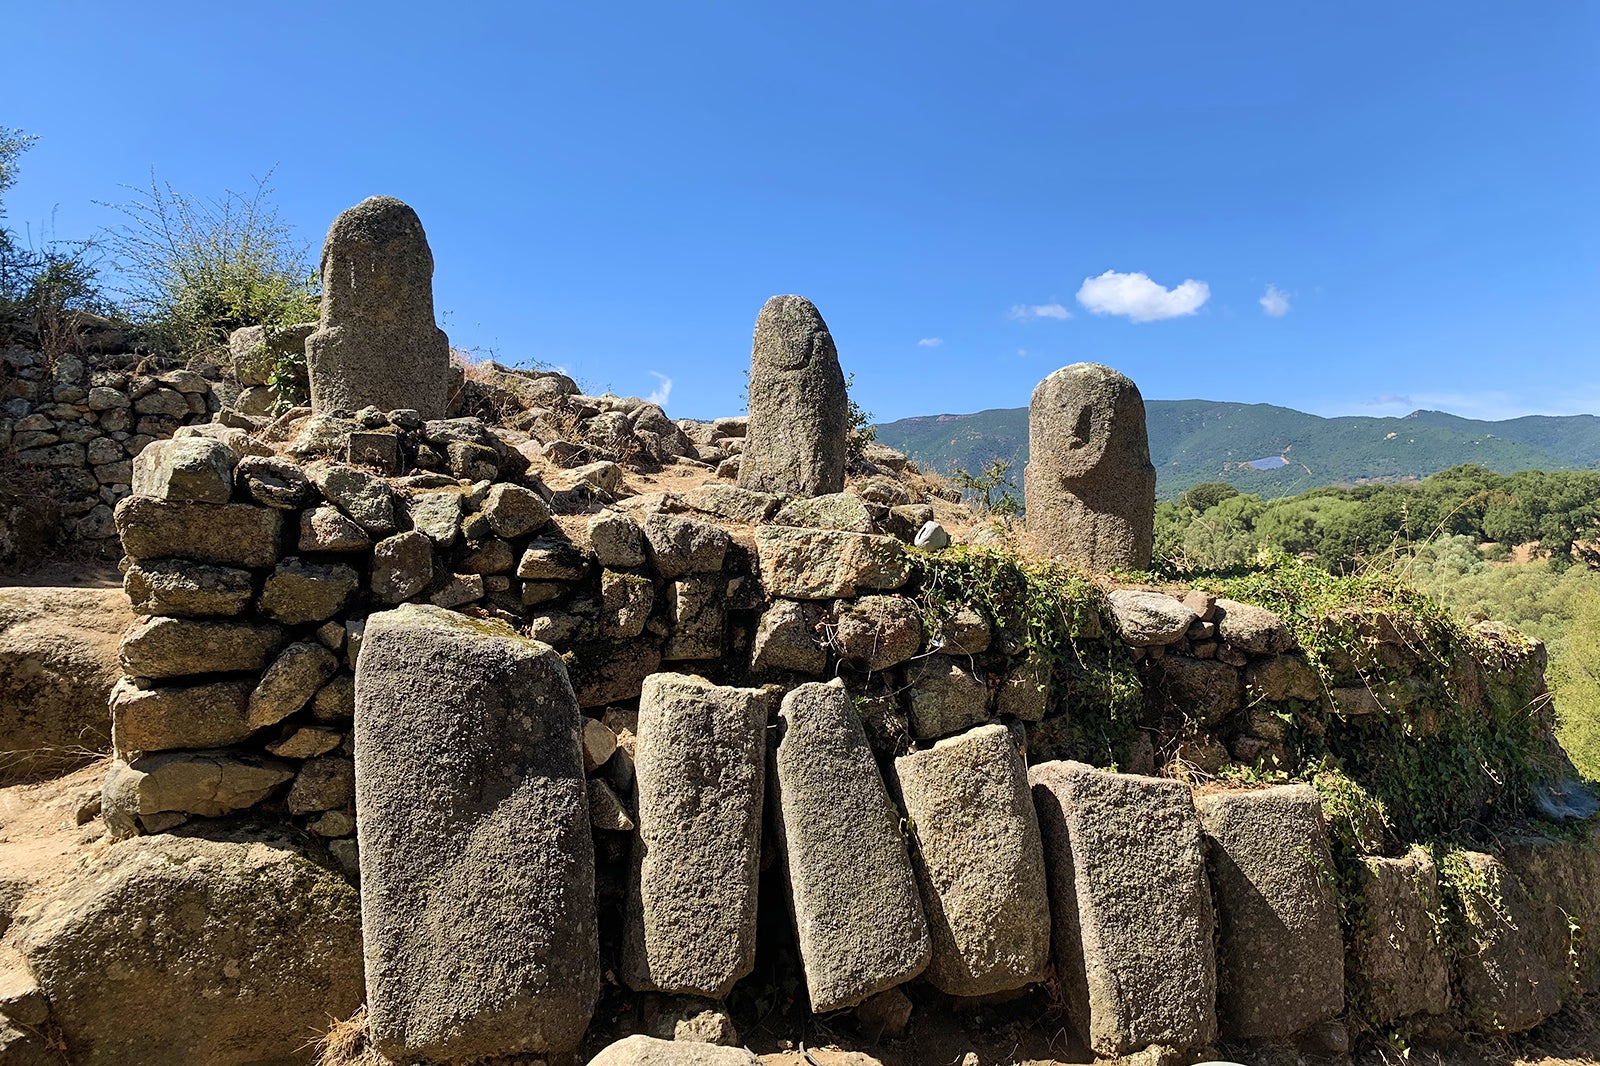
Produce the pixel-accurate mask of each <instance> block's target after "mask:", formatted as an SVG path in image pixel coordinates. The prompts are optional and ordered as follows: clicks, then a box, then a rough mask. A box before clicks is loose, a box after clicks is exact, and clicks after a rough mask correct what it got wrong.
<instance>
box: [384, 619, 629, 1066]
mask: <svg viewBox="0 0 1600 1066" xmlns="http://www.w3.org/2000/svg"><path fill="white" fill-rule="evenodd" d="M580 726H581V715H580V714H579V712H578V706H577V701H576V699H575V698H574V697H573V692H572V687H571V685H570V684H569V683H568V680H567V673H566V670H565V668H564V667H563V666H562V664H561V660H560V658H559V657H558V656H557V655H556V654H555V652H554V651H552V650H551V649H550V648H548V647H546V646H545V645H542V644H537V643H535V642H533V641H529V640H526V639H523V638H522V637H519V636H518V635H517V634H516V633H515V632H514V631H513V630H511V629H510V628H509V627H507V626H504V625H501V624H498V623H489V622H484V621H480V620H477V619H472V618H468V617H466V616H464V615H459V614H452V613H451V612H449V611H445V610H441V609H439V608H437V607H429V606H422V605H417V604H406V605H404V606H402V607H399V608H397V609H395V610H392V611H385V612H382V613H379V614H375V615H372V616H371V617H370V618H368V619H367V625H366V632H365V635H364V637H363V639H362V647H361V659H360V663H359V666H358V669H357V672H356V718H355V738H356V740H355V777H356V813H357V826H358V834H359V841H360V856H361V894H362V907H361V909H362V914H363V916H364V922H363V934H364V937H365V943H366V951H365V954H366V958H367V963H368V972H367V1010H368V1020H369V1024H370V1026H371V1030H372V1040H373V1045H374V1046H375V1047H376V1048H377V1049H378V1051H379V1052H381V1053H382V1054H384V1055H387V1056H389V1057H391V1058H402V1059H406V1060H410V1059H416V1058H421V1059H445V1060H447V1061H463V1060H472V1059H477V1058H483V1057H488V1056H493V1055H512V1054H519V1053H533V1054H562V1053H565V1052H569V1051H571V1050H572V1049H573V1048H575V1047H576V1046H577V1044H578V1041H579V1040H580V1039H581V1038H582V1036H583V1032H584V1030H585V1028H586V1027H587V1025H588V1022H589V1017H590V1015H591V1013H592V1012H593V1010H594V1005H595V1001H596V999H597V998H598V995H599V990H600V969H599V941H598V933H597V928H596V917H595V898H594V846H593V840H592V838H591V836H590V830H589V792H588V788H587V786H586V785H585V783H584V777H583V764H582V760H581V756H580V753H579V729H580ZM418 797H426V802H425V803H419V802H418Z"/></svg>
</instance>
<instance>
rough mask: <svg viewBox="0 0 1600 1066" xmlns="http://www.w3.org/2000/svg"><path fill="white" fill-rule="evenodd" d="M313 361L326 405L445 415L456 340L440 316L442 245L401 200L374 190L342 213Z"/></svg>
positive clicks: (327, 258) (326, 260)
mask: <svg viewBox="0 0 1600 1066" xmlns="http://www.w3.org/2000/svg"><path fill="white" fill-rule="evenodd" d="M306 362H307V363H308V364H309V366H308V369H309V371H310V376H311V406H312V407H313V408H315V409H316V410H318V411H335V410H345V411H352V412H353V411H358V410H360V409H361V408H363V407H376V408H378V409H379V410H380V411H398V410H405V409H410V410H414V411H416V412H417V413H418V414H420V415H422V417H423V418H443V417H444V415H445V405H446V402H447V401H448V399H449V388H450V385H449V381H450V341H449V339H448V338H447V337H446V336H445V334H444V331H443V330H441V329H440V328H439V327H438V326H436V325H435V324H434V321H433V253H432V252H431V251H429V249H428V237H427V234H425V233H423V232H422V220H421V219H419V218H417V213H416V212H415V211H413V210H412V209H411V208H410V207H408V206H406V205H405V204H403V203H401V202H400V201H399V200H396V199H394V198H393V197H391V196H369V197H367V199H365V200H363V201H361V202H360V203H359V204H357V205H356V206H354V207H352V208H350V209H349V210H348V211H345V212H344V213H343V214H341V215H340V216H339V217H338V218H336V219H334V220H333V225H332V226H331V227H329V229H328V239H327V240H326V241H325V242H324V243H323V245H322V320H321V322H320V323H319V325H318V327H317V331H316V332H315V333H313V334H312V335H311V336H310V337H308V338H306Z"/></svg>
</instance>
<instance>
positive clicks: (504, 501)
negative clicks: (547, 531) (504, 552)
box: [482, 483, 550, 540]
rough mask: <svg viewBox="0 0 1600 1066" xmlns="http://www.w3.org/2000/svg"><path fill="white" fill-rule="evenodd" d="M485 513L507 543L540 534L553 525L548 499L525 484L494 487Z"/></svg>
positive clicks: (487, 500) (486, 504)
mask: <svg viewBox="0 0 1600 1066" xmlns="http://www.w3.org/2000/svg"><path fill="white" fill-rule="evenodd" d="M482 513H483V516H484V517H485V518H486V519H488V521H489V528H491V529H493V530H494V532H495V535H496V536H499V537H505V538H506V539H507V540H511V539H514V538H516V537H521V536H525V535H526V534H529V533H536V532H538V531H539V530H540V529H543V528H544V527H545V526H546V525H548V524H549V523H550V508H549V506H548V505H547V504H546V503H545V502H544V499H543V498H542V497H540V495H539V494H538V493H537V492H534V491H533V490H532V489H525V488H523V487H522V486H521V485H508V484H505V483H501V484H498V485H493V486H490V488H489V492H488V495H486V496H485V497H484V500H483V507H482Z"/></svg>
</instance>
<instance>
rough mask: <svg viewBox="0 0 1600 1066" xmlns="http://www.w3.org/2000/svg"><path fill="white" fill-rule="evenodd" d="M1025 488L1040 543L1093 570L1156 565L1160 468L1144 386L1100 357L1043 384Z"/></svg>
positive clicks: (1033, 416) (1033, 405) (1031, 526)
mask: <svg viewBox="0 0 1600 1066" xmlns="http://www.w3.org/2000/svg"><path fill="white" fill-rule="evenodd" d="M1023 491H1024V495H1025V500H1026V503H1027V508H1028V512H1027V513H1028V530H1029V532H1030V533H1032V534H1033V537H1034V539H1035V542H1036V544H1037V546H1038V547H1039V548H1040V549H1041V550H1043V551H1046V552H1048V553H1049V554H1050V555H1053V556H1056V557H1058V558H1061V559H1065V560H1066V561H1067V562H1069V563H1072V564H1073V565H1075V566H1078V567H1081V568H1082V569H1084V570H1088V571H1090V572H1094V573H1103V572H1105V571H1107V570H1112V569H1122V570H1147V569H1149V567H1150V550H1151V544H1152V541H1153V539H1154V534H1155V512H1156V469H1155V467H1154V466H1152V465H1151V463H1150V440H1149V437H1148V436H1147V435H1146V431H1145V422H1144V398H1143V397H1141V396H1140V395H1139V387H1138V386H1137V385H1135V384H1134V383H1133V382H1132V381H1130V380H1128V379H1127V378H1126V377H1124V376H1123V375H1121V374H1119V373H1117V372H1116V371H1115V370H1112V369H1111V368H1110V367H1108V366H1101V365H1100V364H1099V363H1074V364H1072V365H1071V366H1065V367H1062V368H1061V369H1060V370H1057V371H1056V372H1055V373H1054V374H1051V375H1050V376H1049V377H1047V378H1045V379H1044V380H1043V381H1041V382H1039V385H1038V387H1037V388H1035V389H1034V390H1033V400H1032V402H1030V403H1029V404H1028V467H1027V469H1026V470H1025V471H1024V472H1023Z"/></svg>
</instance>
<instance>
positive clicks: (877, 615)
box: [829, 596, 922, 671]
mask: <svg viewBox="0 0 1600 1066" xmlns="http://www.w3.org/2000/svg"><path fill="white" fill-rule="evenodd" d="M829 637H830V639H831V640H832V642H833V649H834V651H835V653H837V654H838V656H839V658H841V659H845V660H848V661H851V662H854V663H856V664H858V665H860V666H864V667H865V668H866V669H868V670H872V671H876V670H887V669H888V668H889V667H891V666H895V665H897V664H899V663H903V662H905V661H906V660H907V659H910V658H911V657H913V656H914V655H916V654H917V653H918V652H919V651H921V650H922V612H921V610H919V609H918V607H917V605H916V604H915V603H913V602H912V601H911V600H910V599H907V598H906V597H904V596H862V597H861V598H860V599H858V600H855V601H853V602H848V603H844V604H841V605H840V608H839V612H838V615H837V616H836V618H835V619H834V625H833V628H832V630H831V631H830V633H829Z"/></svg>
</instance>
